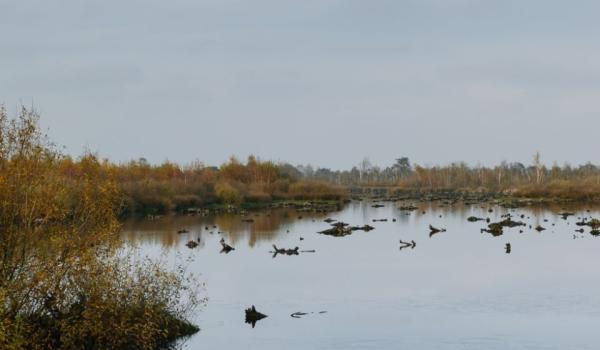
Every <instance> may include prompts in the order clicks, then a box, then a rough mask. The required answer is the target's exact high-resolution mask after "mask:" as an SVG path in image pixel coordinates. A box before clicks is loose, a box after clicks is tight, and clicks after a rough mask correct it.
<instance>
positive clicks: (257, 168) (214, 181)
mask: <svg viewBox="0 0 600 350" xmlns="http://www.w3.org/2000/svg"><path fill="white" fill-rule="evenodd" d="M76 167H77V164H76V163H75V162H72V161H68V162H67V161H65V162H64V164H63V168H64V171H66V172H70V171H71V170H70V169H72V168H76ZM103 167H104V171H106V172H110V173H111V174H114V176H115V179H116V181H117V184H118V186H119V188H120V189H121V191H122V192H123V194H124V195H125V199H124V202H123V206H122V213H123V214H124V215H132V214H136V215H146V214H165V213H168V212H170V211H183V210H185V209H187V208H199V207H205V206H210V205H233V206H245V205H246V206H249V205H260V204H263V205H264V204H268V203H271V202H272V201H276V200H296V199H302V200H340V199H342V198H343V197H344V194H345V191H344V190H343V189H342V188H341V187H338V186H335V185H332V184H329V183H326V182H323V181H318V180H302V179H298V177H297V175H295V174H292V173H290V172H288V171H287V170H288V169H289V167H286V166H284V165H279V164H275V163H273V162H270V161H260V160H258V159H256V158H255V157H253V156H250V157H249V158H248V160H247V162H246V163H245V164H244V163H241V162H240V161H238V160H237V159H235V158H233V157H232V158H231V159H230V160H229V162H227V163H225V164H223V165H222V166H221V167H219V168H216V167H206V166H204V165H203V164H201V163H197V164H193V165H189V166H186V167H183V166H180V165H177V164H174V163H169V162H165V163H163V164H161V165H156V166H155V165H150V164H148V163H147V162H146V161H145V160H143V159H141V160H138V161H131V162H129V163H127V164H119V165H117V164H113V163H110V162H104V164H103Z"/></svg>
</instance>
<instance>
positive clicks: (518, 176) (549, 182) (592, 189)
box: [297, 153, 600, 201]
mask: <svg viewBox="0 0 600 350" xmlns="http://www.w3.org/2000/svg"><path fill="white" fill-rule="evenodd" d="M297 169H298V170H299V171H300V172H301V173H302V175H303V177H304V178H307V179H314V180H318V181H327V182H329V183H332V184H336V185H338V186H346V187H348V186H391V187H396V188H399V189H407V190H420V191H425V192H426V191H432V190H440V189H448V190H460V191H482V192H486V191H487V192H504V193H505V194H509V195H512V196H517V197H537V198H548V199H570V200H587V201H592V200H594V201H595V200H600V167H598V166H596V165H593V164H591V163H587V164H584V165H580V166H571V165H568V164H565V165H563V166H559V165H557V164H554V165H553V166H552V167H547V166H545V165H544V164H542V162H541V160H540V154H539V153H536V154H535V155H534V156H533V160H532V164H530V165H524V164H522V163H507V162H502V163H501V164H500V165H497V166H494V167H484V166H476V167H471V166H469V165H467V164H466V163H464V162H459V163H452V164H449V165H446V166H430V167H428V166H421V165H411V163H410V161H409V159H408V158H406V157H403V158H398V159H397V160H396V162H395V163H394V164H392V165H391V166H388V167H385V168H380V167H377V166H373V165H371V163H370V162H369V161H368V159H365V160H363V161H362V162H361V163H360V164H359V165H358V166H355V167H353V168H352V169H350V170H341V171H333V170H330V169H326V168H318V169H316V170H315V169H313V168H312V167H311V166H298V167H297Z"/></svg>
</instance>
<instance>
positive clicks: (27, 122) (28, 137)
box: [0, 108, 201, 350]
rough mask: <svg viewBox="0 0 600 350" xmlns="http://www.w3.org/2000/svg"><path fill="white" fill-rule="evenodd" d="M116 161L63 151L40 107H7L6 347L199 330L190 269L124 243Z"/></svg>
mask: <svg viewBox="0 0 600 350" xmlns="http://www.w3.org/2000/svg"><path fill="white" fill-rule="evenodd" d="M67 164H71V165H72V166H70V167H66V165H67ZM108 170H110V171H107V168H106V164H105V163H102V162H99V161H98V159H96V157H95V156H93V155H86V156H84V157H82V158H80V159H79V160H78V161H77V162H76V163H73V162H71V161H70V160H69V159H68V158H65V157H63V156H62V155H61V154H60V153H59V152H57V151H56V149H55V147H53V146H52V144H50V143H49V142H48V141H47V139H46V138H45V137H44V135H42V134H41V133H40V131H39V128H38V117H37V115H36V114H35V113H34V112H32V111H29V110H26V109H22V110H21V112H20V115H19V116H18V118H15V119H10V118H9V117H8V116H7V114H6V112H5V110H4V109H3V108H0V348H1V349H11V350H12V349H15V350H16V349H155V348H157V347H160V346H165V345H168V344H169V343H170V341H172V340H173V339H174V338H176V337H178V336H180V335H183V334H190V333H192V332H194V331H196V330H197V329H196V328H195V327H194V326H192V325H191V324H189V323H188V322H187V321H186V317H187V316H188V315H189V312H191V311H192V310H193V308H194V307H195V306H197V305H198V303H199V302H201V301H199V300H197V299H196V294H195V293H194V292H193V291H192V290H190V289H189V288H190V287H193V284H187V283H188V282H187V280H186V279H185V277H186V276H184V275H182V274H177V273H171V272H167V271H164V270H162V268H161V267H160V265H159V264H158V263H156V262H152V261H147V262H145V263H144V262H139V261H138V262H136V263H135V264H132V261H133V260H132V255H131V253H130V254H124V253H123V251H121V250H120V249H121V248H120V247H121V244H120V241H119V238H118V231H119V224H118V222H117V216H116V214H117V208H118V203H120V201H121V199H120V194H119V189H118V186H117V182H116V181H115V178H114V174H113V173H112V169H108ZM187 292H191V293H189V295H188V296H187V297H186V298H183V299H185V300H186V301H187V303H186V304H185V305H183V304H181V302H180V301H181V300H183V299H182V295H181V293H187Z"/></svg>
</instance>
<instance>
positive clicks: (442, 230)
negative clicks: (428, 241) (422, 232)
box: [429, 225, 446, 237]
mask: <svg viewBox="0 0 600 350" xmlns="http://www.w3.org/2000/svg"><path fill="white" fill-rule="evenodd" d="M429 231H430V232H429V237H431V236H433V235H435V234H436V233H440V232H446V229H445V228H436V227H433V226H431V225H429Z"/></svg>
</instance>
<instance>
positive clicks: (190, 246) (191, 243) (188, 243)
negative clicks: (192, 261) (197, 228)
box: [185, 241, 198, 249]
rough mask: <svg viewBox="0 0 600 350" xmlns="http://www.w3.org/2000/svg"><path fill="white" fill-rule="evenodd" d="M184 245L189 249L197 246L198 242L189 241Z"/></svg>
mask: <svg viewBox="0 0 600 350" xmlns="http://www.w3.org/2000/svg"><path fill="white" fill-rule="evenodd" d="M185 245H186V246H187V247H188V248H190V249H194V248H196V247H197V246H198V243H197V242H196V241H189V242H187V243H186V244H185Z"/></svg>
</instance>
